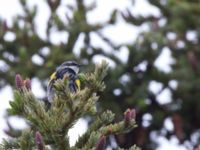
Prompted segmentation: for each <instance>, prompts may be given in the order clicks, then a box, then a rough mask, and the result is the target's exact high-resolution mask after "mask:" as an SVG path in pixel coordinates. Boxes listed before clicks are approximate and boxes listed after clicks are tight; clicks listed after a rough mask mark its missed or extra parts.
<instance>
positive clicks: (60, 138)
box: [0, 61, 139, 150]
mask: <svg viewBox="0 0 200 150" xmlns="http://www.w3.org/2000/svg"><path fill="white" fill-rule="evenodd" d="M107 69H108V65H107V63H106V62H105V61H103V62H102V63H101V64H97V65H96V67H95V71H94V72H93V73H86V74H79V79H80V80H81V82H82V83H84V87H82V88H81V89H80V90H79V91H78V92H76V93H71V92H70V91H69V89H68V88H66V84H67V81H64V79H63V80H58V81H56V83H55V90H56V96H55V98H54V100H53V103H52V104H51V106H50V108H46V107H45V103H44V102H43V101H40V100H38V99H36V97H35V96H34V95H33V93H32V92H31V83H30V80H29V79H26V80H23V79H22V77H21V75H19V74H17V75H16V77H15V82H16V88H17V89H16V90H15V91H14V101H11V102H10V106H11V108H9V109H8V114H9V116H13V115H14V116H21V117H23V118H24V119H25V120H26V122H27V124H28V126H29V127H28V128H26V129H24V130H21V131H17V134H16V131H15V130H14V128H11V126H10V130H7V133H8V134H9V135H10V136H12V138H10V139H4V141H3V143H2V144H1V147H0V148H1V149H4V150H9V149H10V150H12V149H21V150H31V149H38V150H48V149H49V150H51V149H52V150H54V149H55V150H70V149H71V150H90V149H91V150H92V149H95V150H104V149H105V146H106V138H107V137H108V136H109V135H112V134H113V135H115V134H122V133H127V132H130V131H131V130H132V129H133V128H135V127H136V123H135V117H136V112H135V110H134V109H127V111H126V112H125V113H124V119H123V120H122V121H120V122H118V123H114V122H113V121H114V118H115V115H114V114H113V113H112V112H111V111H109V110H107V111H105V112H103V113H101V114H99V113H97V108H96V103H97V101H98V100H99V95H97V93H98V92H100V91H101V92H103V90H104V88H105V83H104V82H103V79H104V77H105V75H106V73H107ZM86 115H92V116H93V118H94V120H93V122H92V123H91V124H90V127H89V128H88V130H87V131H86V133H84V134H83V135H82V136H80V137H79V139H78V141H77V142H76V144H75V145H74V146H71V147H70V145H69V137H68V134H67V133H68V131H69V129H70V128H71V127H72V126H73V125H74V124H75V123H76V121H77V120H78V119H79V118H81V117H84V116H86ZM130 149H131V150H139V148H137V147H136V146H132V147H131V148H130Z"/></svg>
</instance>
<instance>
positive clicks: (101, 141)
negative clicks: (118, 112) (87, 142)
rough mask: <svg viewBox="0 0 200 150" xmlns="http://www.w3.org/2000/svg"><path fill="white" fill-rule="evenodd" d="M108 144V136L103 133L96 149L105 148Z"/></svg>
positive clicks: (102, 149) (101, 149)
mask: <svg viewBox="0 0 200 150" xmlns="http://www.w3.org/2000/svg"><path fill="white" fill-rule="evenodd" d="M105 146H106V136H104V135H102V136H101V137H100V138H99V140H98V141H97V144H96V148H95V150H104V149H105Z"/></svg>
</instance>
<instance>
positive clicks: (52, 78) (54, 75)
mask: <svg viewBox="0 0 200 150" xmlns="http://www.w3.org/2000/svg"><path fill="white" fill-rule="evenodd" d="M54 79H56V72H54V73H52V75H51V76H50V81H51V80H54Z"/></svg>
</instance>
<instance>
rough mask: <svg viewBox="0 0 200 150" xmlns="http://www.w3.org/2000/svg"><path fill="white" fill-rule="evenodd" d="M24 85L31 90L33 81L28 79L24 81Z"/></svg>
mask: <svg viewBox="0 0 200 150" xmlns="http://www.w3.org/2000/svg"><path fill="white" fill-rule="evenodd" d="M24 85H25V87H26V89H27V90H31V80H30V79H26V80H25V81H24Z"/></svg>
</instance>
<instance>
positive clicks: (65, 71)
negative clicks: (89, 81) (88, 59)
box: [47, 61, 81, 103]
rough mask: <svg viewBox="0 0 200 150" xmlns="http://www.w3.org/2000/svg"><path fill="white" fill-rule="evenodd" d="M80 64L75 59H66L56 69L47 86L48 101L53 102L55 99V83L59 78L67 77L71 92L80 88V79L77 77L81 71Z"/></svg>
mask: <svg viewBox="0 0 200 150" xmlns="http://www.w3.org/2000/svg"><path fill="white" fill-rule="evenodd" d="M80 66H81V65H80V64H78V63H77V62H75V61H65V62H64V63H62V64H61V65H60V66H59V67H58V68H57V69H56V71H55V72H54V73H53V74H52V75H51V77H50V80H49V83H48V86H47V98H48V102H49V103H51V102H52V101H53V98H54V95H55V91H54V88H53V86H54V83H55V81H56V80H58V79H63V78H66V79H67V85H66V86H68V87H67V88H69V91H70V92H76V91H77V90H78V89H80V80H79V79H78V77H77V74H78V72H79V68H80Z"/></svg>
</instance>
